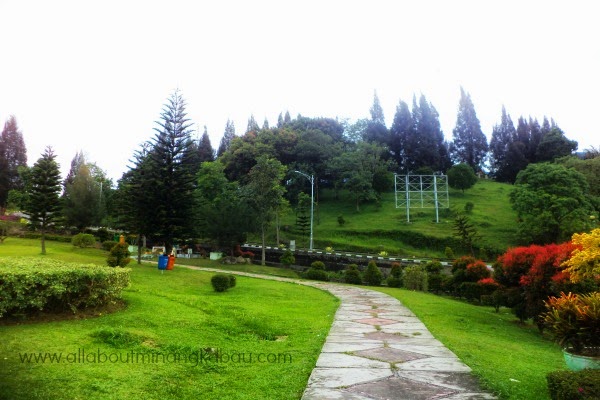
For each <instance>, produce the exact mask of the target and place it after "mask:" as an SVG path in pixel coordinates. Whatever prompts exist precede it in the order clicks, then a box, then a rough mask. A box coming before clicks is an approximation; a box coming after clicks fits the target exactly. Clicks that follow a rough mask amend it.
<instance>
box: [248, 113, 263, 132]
mask: <svg viewBox="0 0 600 400" xmlns="http://www.w3.org/2000/svg"><path fill="white" fill-rule="evenodd" d="M259 130H260V127H259V126H258V122H256V119H255V118H254V115H250V118H248V126H247V127H246V133H248V132H258V131H259Z"/></svg>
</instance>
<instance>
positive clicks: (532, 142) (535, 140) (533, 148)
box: [526, 117, 545, 163]
mask: <svg viewBox="0 0 600 400" xmlns="http://www.w3.org/2000/svg"><path fill="white" fill-rule="evenodd" d="M528 125H529V145H528V146H527V154H526V157H527V159H528V160H529V162H532V163H534V162H538V161H540V160H538V159H537V149H538V146H539V145H540V143H541V142H542V139H543V138H544V136H545V134H544V133H543V132H542V128H541V127H540V123H539V122H538V120H537V119H535V118H531V117H529V122H528Z"/></svg>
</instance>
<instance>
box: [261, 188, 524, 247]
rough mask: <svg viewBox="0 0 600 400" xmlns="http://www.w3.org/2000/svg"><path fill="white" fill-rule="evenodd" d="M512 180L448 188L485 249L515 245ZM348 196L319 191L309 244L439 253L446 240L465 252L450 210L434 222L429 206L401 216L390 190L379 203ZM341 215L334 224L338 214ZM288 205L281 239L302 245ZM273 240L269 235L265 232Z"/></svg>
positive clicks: (303, 241) (304, 239) (304, 244)
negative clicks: (358, 201)
mask: <svg viewBox="0 0 600 400" xmlns="http://www.w3.org/2000/svg"><path fill="white" fill-rule="evenodd" d="M511 188H512V186H511V185H508V184H504V183H496V182H492V181H489V180H479V181H478V182H477V183H476V184H475V186H474V187H473V188H471V189H469V190H467V191H465V193H464V194H463V193H462V192H461V191H457V190H453V189H450V191H449V195H450V206H451V207H452V208H454V209H456V210H461V211H462V210H464V207H465V204H466V203H467V202H471V203H473V205H474V208H473V210H472V212H471V213H470V214H468V216H469V218H470V220H471V222H472V223H473V224H474V225H475V226H476V228H477V230H478V233H479V234H480V235H481V239H480V240H479V241H478V242H477V247H480V248H484V249H486V250H485V251H484V254H483V255H485V253H488V254H489V253H492V254H490V255H493V254H497V253H502V252H503V251H504V250H505V249H506V248H507V247H509V246H514V245H516V243H515V241H514V238H515V233H516V218H517V217H516V214H515V212H514V211H513V210H512V209H511V207H510V203H509V193H510V191H511ZM355 208H356V207H355V204H354V201H353V200H352V199H351V198H350V197H349V195H348V194H347V193H343V192H342V193H340V197H339V199H337V200H336V199H334V194H333V192H332V191H329V190H325V191H323V192H322V193H321V198H320V199H319V206H318V207H315V224H314V247H315V248H325V247H327V246H331V247H333V248H334V249H336V250H348V251H349V250H354V251H367V252H371V253H378V252H380V251H382V250H384V251H387V252H388V253H389V254H390V255H392V254H394V255H396V254H397V255H403V256H417V257H425V256H429V257H444V250H445V248H446V246H449V247H451V248H452V249H453V250H454V252H455V253H456V255H460V254H464V253H466V250H465V249H461V248H460V245H459V243H458V242H457V240H456V238H454V237H453V236H452V216H451V213H450V212H449V211H448V210H447V209H446V210H441V211H440V222H439V223H435V210H434V209H427V208H425V209H421V208H416V207H411V212H410V217H411V222H410V223H407V222H406V209H404V208H399V209H396V207H395V199H394V193H393V192H390V193H385V194H384V195H383V197H382V199H381V202H380V204H379V205H377V204H375V203H374V202H372V203H366V204H363V205H362V206H361V211H360V212H356V209H355ZM340 215H342V216H343V218H344V220H345V221H346V222H345V224H344V225H343V226H340V225H339V224H338V216H340ZM295 221H296V220H295V213H294V211H293V210H292V211H291V212H290V213H289V214H288V215H285V216H284V217H283V219H282V226H283V229H282V232H281V237H280V239H281V241H283V242H284V243H285V242H289V240H290V239H295V240H296V244H297V246H298V247H308V235H306V236H302V235H301V234H300V232H299V230H298V229H297V227H296V225H295ZM271 240H272V242H275V237H274V235H273V237H272V238H271Z"/></svg>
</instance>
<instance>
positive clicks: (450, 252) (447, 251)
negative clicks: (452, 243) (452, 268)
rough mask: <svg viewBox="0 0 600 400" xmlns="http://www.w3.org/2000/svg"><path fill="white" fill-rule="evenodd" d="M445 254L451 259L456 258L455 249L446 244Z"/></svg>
mask: <svg viewBox="0 0 600 400" xmlns="http://www.w3.org/2000/svg"><path fill="white" fill-rule="evenodd" d="M444 255H445V256H446V258H449V259H451V260H452V259H454V257H455V256H454V250H452V247H449V246H446V248H445V249H444Z"/></svg>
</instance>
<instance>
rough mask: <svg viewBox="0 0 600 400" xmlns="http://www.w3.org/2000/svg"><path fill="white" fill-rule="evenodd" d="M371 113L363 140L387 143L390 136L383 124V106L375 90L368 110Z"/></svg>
mask: <svg viewBox="0 0 600 400" xmlns="http://www.w3.org/2000/svg"><path fill="white" fill-rule="evenodd" d="M369 111H370V113H371V119H370V120H369V122H368V123H367V129H366V131H365V140H366V141H368V142H376V143H380V144H383V145H389V142H390V137H389V132H388V129H387V128H386V126H385V117H384V115H383V108H382V107H381V103H380V102H379V97H377V92H375V93H374V95H373V105H372V106H371V109H370V110H369Z"/></svg>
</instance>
